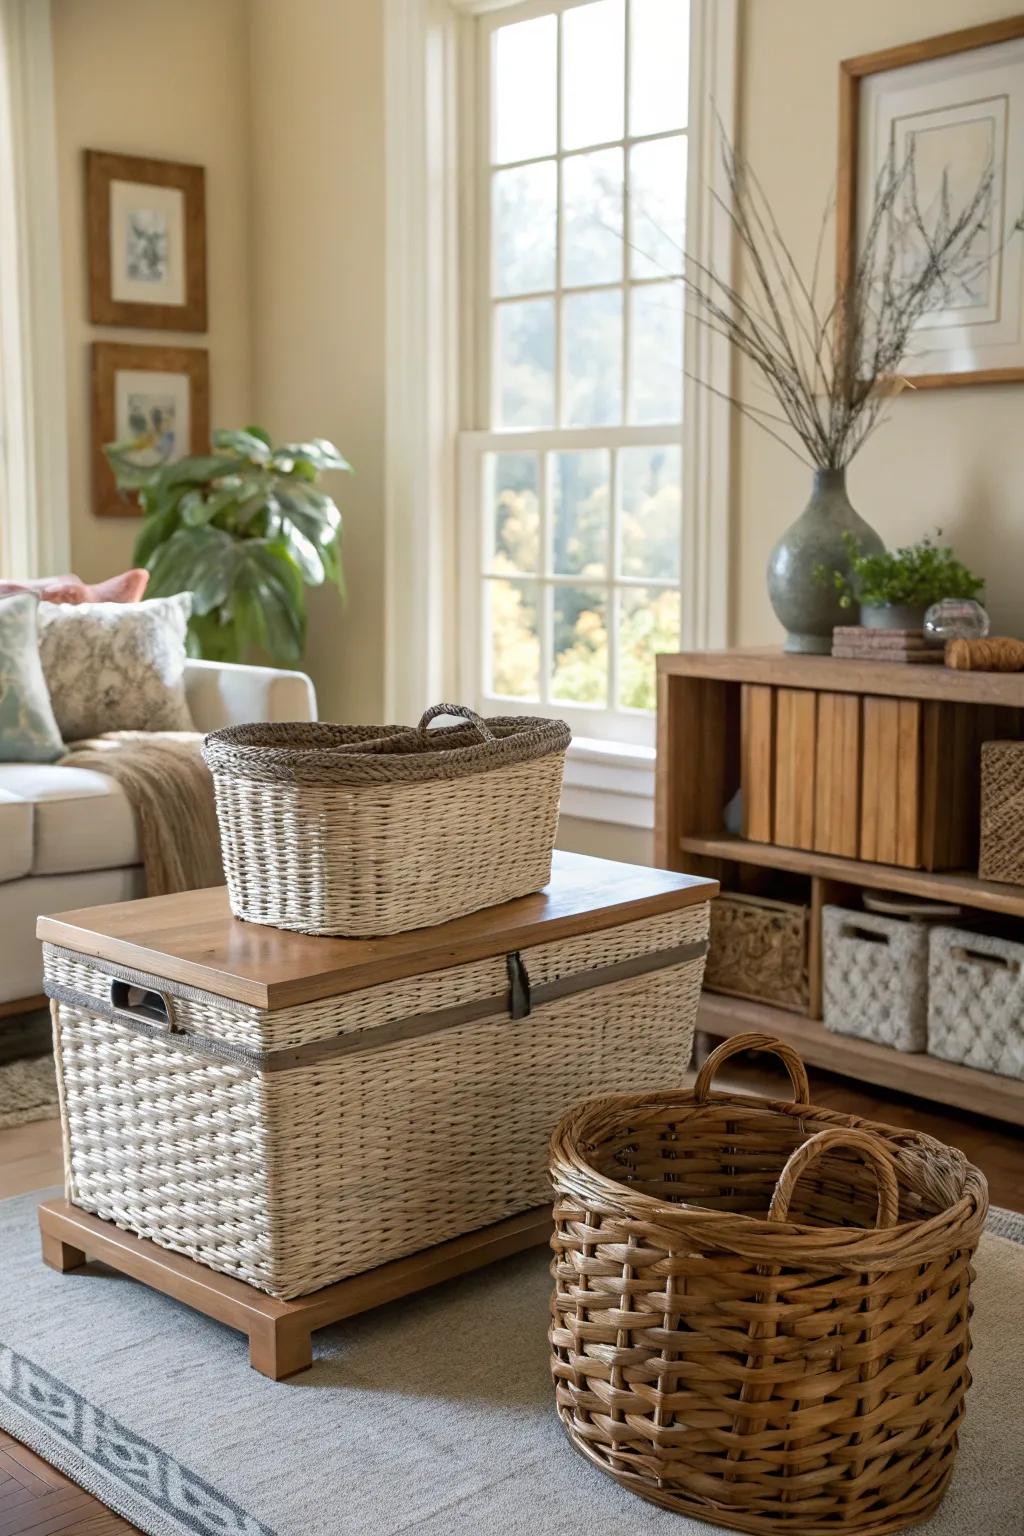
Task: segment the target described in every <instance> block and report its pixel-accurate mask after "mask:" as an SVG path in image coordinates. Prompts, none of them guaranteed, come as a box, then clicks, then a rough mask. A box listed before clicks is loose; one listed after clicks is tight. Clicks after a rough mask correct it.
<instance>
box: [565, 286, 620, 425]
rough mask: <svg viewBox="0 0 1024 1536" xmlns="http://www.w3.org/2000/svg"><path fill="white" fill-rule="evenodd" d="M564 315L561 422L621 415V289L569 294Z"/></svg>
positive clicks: (611, 421)
mask: <svg viewBox="0 0 1024 1536" xmlns="http://www.w3.org/2000/svg"><path fill="white" fill-rule="evenodd" d="M563 313H564V317H565V337H564V346H565V410H564V415H565V425H566V426H569V427H606V426H612V425H615V424H617V423H618V422H620V421H621V420H622V291H621V289H618V288H614V289H611V290H610V291H607V292H600V293H574V294H569V295H568V296H567V298H566V299H565V301H564V305H563Z"/></svg>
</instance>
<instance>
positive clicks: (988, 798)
mask: <svg viewBox="0 0 1024 1536" xmlns="http://www.w3.org/2000/svg"><path fill="white" fill-rule="evenodd" d="M978 873H979V874H980V875H981V878H982V879H983V880H1006V881H1008V882H1009V883H1010V884H1011V885H1024V741H986V742H985V743H984V745H983V746H982V749H981V858H980V861H979V864H978Z"/></svg>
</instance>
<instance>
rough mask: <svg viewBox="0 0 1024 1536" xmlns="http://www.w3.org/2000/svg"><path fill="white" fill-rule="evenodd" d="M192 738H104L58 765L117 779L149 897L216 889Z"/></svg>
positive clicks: (203, 770)
mask: <svg viewBox="0 0 1024 1536" xmlns="http://www.w3.org/2000/svg"><path fill="white" fill-rule="evenodd" d="M202 740H203V738H202V735H201V734H200V733H199V732H198V731H109V732H107V733H106V734H105V735H103V736H93V737H90V738H89V739H88V740H85V741H75V742H72V743H71V746H70V749H69V751H68V754H67V756H66V757H63V758H62V759H61V763H62V765H63V766H64V767H67V768H91V769H92V770H93V771H94V772H98V773H106V774H109V775H110V777H111V778H112V779H116V780H117V782H118V784H120V786H121V788H122V789H123V790H124V792H125V795H126V796H127V798H128V803H129V804H130V806H131V808H132V811H133V812H134V815H135V824H136V827H137V828H138V834H139V848H140V851H141V854H142V864H143V868H144V870H145V874H146V892H147V895H149V896H166V895H169V894H170V893H171V892H172V891H195V890H200V889H202V887H204V886H207V885H223V883H224V868H223V865H222V864H221V857H220V836H219V834H218V831H217V812H216V809H215V806H214V799H213V780H212V778H211V777H210V770H209V769H208V768H207V766H206V764H205V763H204V762H203V759H202V755H201V752H200V747H201V745H202Z"/></svg>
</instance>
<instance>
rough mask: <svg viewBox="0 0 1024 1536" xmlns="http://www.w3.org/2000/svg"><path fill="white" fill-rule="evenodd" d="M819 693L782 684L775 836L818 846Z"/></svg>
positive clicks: (777, 730)
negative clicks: (816, 742)
mask: <svg viewBox="0 0 1024 1536" xmlns="http://www.w3.org/2000/svg"><path fill="white" fill-rule="evenodd" d="M816 718H817V695H816V694H814V693H812V692H810V691H808V690H807V689H802V688H779V689H777V690H776V699H775V838H774V841H775V842H776V843H782V844H783V845H784V846H785V847H788V848H813V847H814V733H815V722H816Z"/></svg>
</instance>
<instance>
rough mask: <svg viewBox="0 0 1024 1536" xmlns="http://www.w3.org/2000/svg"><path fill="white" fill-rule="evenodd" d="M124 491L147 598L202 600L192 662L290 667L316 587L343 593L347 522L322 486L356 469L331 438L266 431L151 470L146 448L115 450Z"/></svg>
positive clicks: (221, 435)
mask: <svg viewBox="0 0 1024 1536" xmlns="http://www.w3.org/2000/svg"><path fill="white" fill-rule="evenodd" d="M104 451H105V453H106V455H107V458H108V460H109V461H110V466H111V468H112V470H113V472H114V476H115V479H116V480H117V484H118V487H119V488H120V489H121V490H124V491H134V492H137V494H138V499H139V505H140V507H141V508H142V514H143V524H142V528H141V530H140V532H139V536H138V538H137V539H136V541H135V562H136V564H137V565H144V566H145V567H146V569H147V570H148V571H149V572H150V579H149V587H148V589H147V590H148V593H149V595H150V596H151V597H161V596H165V595H169V594H171V593H174V592H191V593H192V600H193V611H192V619H191V622H190V624H189V636H188V644H189V652H190V654H191V655H193V656H205V657H207V658H208V659H210V660H215V661H241V660H243V659H244V658H245V657H246V656H247V655H250V654H251V653H252V652H254V651H255V652H257V653H262V654H264V655H266V656H268V657H270V658H271V659H272V660H273V661H276V662H282V663H285V664H287V665H291V664H295V663H297V662H299V661H300V660H301V659H302V654H303V651H304V649H305V644H306V601H305V588H306V587H307V586H312V587H315V586H320V585H321V584H322V583H323V582H331V583H333V584H334V585H335V586H336V587H337V588H338V590H339V591H340V592H342V593H344V583H343V577H342V566H341V549H340V541H341V513H340V512H339V511H338V508H337V506H336V505H335V503H334V501H333V500H332V498H331V497H330V496H329V495H328V494H327V493H326V491H323V490H321V489H320V487H319V486H318V484H317V481H318V479H319V477H320V475H321V473H322V472H323V471H324V470H332V469H344V470H347V469H350V468H351V466H350V465H349V464H348V463H346V461H345V460H344V459H343V458H342V456H341V454H340V453H339V452H338V450H337V448H335V447H334V444H333V443H329V442H327V441H326V440H325V439H324V438H319V437H318V438H314V439H313V440H312V441H311V442H308V443H283V444H281V445H280V446H279V447H276V448H275V447H274V445H273V443H272V442H271V440H270V436H269V434H268V433H267V432H265V431H264V429H263V428H262V427H245V428H242V429H238V430H226V431H218V432H214V434H213V451H212V452H211V453H208V454H199V455H193V456H192V457H190V458H186V459H177V460H175V461H174V462H173V463H163V464H156V465H142V464H140V463H139V462H138V456H137V445H136V444H134V443H111V444H109V445H108V446H107V447H106V449H105V450H104Z"/></svg>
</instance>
